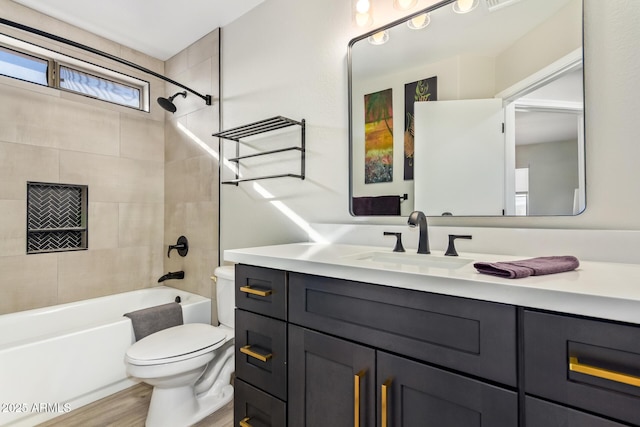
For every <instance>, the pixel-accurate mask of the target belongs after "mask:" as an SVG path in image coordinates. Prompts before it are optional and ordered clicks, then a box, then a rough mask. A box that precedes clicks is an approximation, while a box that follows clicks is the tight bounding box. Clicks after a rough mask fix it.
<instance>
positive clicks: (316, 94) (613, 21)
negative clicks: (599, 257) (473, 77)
mask: <svg viewBox="0 0 640 427" xmlns="http://www.w3.org/2000/svg"><path fill="white" fill-rule="evenodd" d="M386 3H391V2H390V1H389V2H384V3H383V2H381V1H376V0H374V3H373V4H374V19H376V22H375V23H374V26H380V25H383V24H384V23H386V22H390V21H392V20H394V19H396V18H398V17H399V16H398V13H397V12H394V11H392V10H391V9H390V6H388V7H387V6H386ZM433 3H434V2H433V1H428V0H422V1H419V3H418V6H419V7H426V6H428V5H429V4H433ZM585 3H586V4H585V8H586V16H585V26H586V31H585V68H586V79H585V82H586V83H585V84H586V101H587V108H586V120H587V126H586V162H587V164H586V174H587V209H586V212H585V213H583V214H582V215H580V216H578V217H544V218H432V219H430V224H431V225H432V226H434V225H435V226H437V225H448V226H456V227H460V226H481V227H520V228H568V229H621V230H624V229H633V230H638V229H640V216H638V215H636V214H635V213H636V212H638V211H639V210H640V192H638V190H637V184H636V183H637V182H638V181H639V179H640V170H639V169H638V168H637V167H636V166H635V164H636V162H637V159H638V158H640V144H637V143H636V142H635V141H636V139H637V138H636V135H637V134H638V124H637V123H638V121H637V117H638V115H639V113H640V100H639V99H638V97H637V96H635V94H636V93H639V91H640V81H639V80H638V79H637V78H636V76H637V75H638V74H640V59H639V58H638V56H637V52H639V51H640V26H638V25H637V20H638V17H639V16H640V1H637V0H607V1H606V2H603V1H599V0H585ZM350 8H351V2H345V1H344V0H325V1H323V2H299V1H294V0H269V1H267V2H264V3H263V4H261V5H260V6H259V7H257V8H256V9H254V10H253V11H251V12H250V13H248V14H247V15H245V16H243V17H241V18H240V19H238V20H237V21H235V22H234V23H232V24H230V25H228V26H227V27H225V28H223V30H222V35H221V36H222V48H221V55H222V59H221V62H222V88H221V96H222V123H221V125H222V128H223V129H226V128H229V127H233V126H237V125H241V124H244V123H247V122H251V121H254V120H260V119H264V118H268V117H271V116H274V115H279V114H280V115H285V116H289V117H291V118H294V119H300V118H305V119H306V120H307V179H306V180H304V181H300V180H294V179H284V178H283V179H280V180H273V181H260V184H261V185H262V186H264V188H266V189H267V190H268V191H269V192H270V193H271V194H273V195H274V196H275V199H271V201H273V200H278V201H280V202H282V203H283V204H284V205H286V207H288V208H289V209H291V210H292V211H293V212H294V213H295V214H297V215H299V216H300V218H301V219H302V220H303V221H306V222H336V223H340V222H347V223H362V222H371V221H372V220H368V219H363V218H353V217H351V216H350V215H349V208H348V202H349V201H348V193H349V183H348V177H349V173H348V153H349V147H348V114H347V67H346V53H347V45H348V42H349V40H350V39H352V38H353V37H355V36H356V35H359V34H361V33H363V32H364V31H363V30H361V29H358V28H357V27H356V26H355V25H354V24H353V23H352V20H351V10H350ZM386 11H389V12H391V13H389V14H387V13H386ZM381 16H384V17H385V18H384V19H382V18H381ZM221 195H222V201H221V249H222V250H224V249H226V248H236V247H243V246H256V245H264V244H274V243H284V242H293V241H302V240H306V233H305V232H304V231H303V230H302V229H301V228H300V227H298V226H297V225H295V224H294V223H293V222H292V221H291V220H290V219H288V218H287V217H286V216H285V215H283V214H281V213H280V211H279V210H278V209H277V208H276V207H275V206H274V204H273V203H271V201H270V200H266V199H264V198H263V197H262V196H260V195H258V193H256V192H255V191H254V190H253V189H252V186H251V184H241V185H240V186H239V187H231V186H225V187H223V188H222V190H221ZM375 221H376V222H378V223H387V224H405V223H406V219H405V218H389V219H381V218H376V219H375Z"/></svg>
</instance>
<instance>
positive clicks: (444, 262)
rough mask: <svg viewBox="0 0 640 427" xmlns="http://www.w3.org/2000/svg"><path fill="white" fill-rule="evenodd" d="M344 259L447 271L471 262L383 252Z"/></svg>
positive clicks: (360, 254) (450, 258) (424, 255)
mask: <svg viewBox="0 0 640 427" xmlns="http://www.w3.org/2000/svg"><path fill="white" fill-rule="evenodd" d="M345 258H348V259H350V260H352V261H362V262H363V263H379V264H385V265H389V264H392V265H394V266H401V265H412V266H413V265H415V266H419V267H433V268H446V269H449V270H455V269H457V268H461V267H464V266H465V265H467V264H469V263H471V262H473V260H472V259H468V258H459V257H450V256H442V255H432V254H415V253H406V252H384V251H372V252H364V253H359V254H356V255H350V256H348V257H345Z"/></svg>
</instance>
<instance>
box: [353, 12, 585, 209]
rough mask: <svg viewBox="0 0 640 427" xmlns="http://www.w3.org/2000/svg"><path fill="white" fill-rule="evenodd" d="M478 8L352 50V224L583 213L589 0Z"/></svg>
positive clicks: (391, 32) (397, 28) (404, 23)
mask: <svg viewBox="0 0 640 427" xmlns="http://www.w3.org/2000/svg"><path fill="white" fill-rule="evenodd" d="M461 3H469V4H471V1H462V2H461ZM473 4H474V5H476V7H474V8H473V9H472V10H471V11H469V12H468V13H458V12H459V11H456V10H454V9H456V8H457V7H458V1H452V0H447V1H443V2H440V3H438V4H436V5H434V6H432V7H429V8H427V9H425V10H422V11H417V12H415V13H413V14H412V15H410V16H408V17H407V18H406V19H403V20H400V21H396V22H394V23H392V24H390V25H388V26H386V27H383V28H380V29H377V30H374V31H372V32H370V33H367V34H365V35H363V36H360V37H358V38H355V39H353V40H352V41H351V42H350V43H349V47H348V68H349V116H350V117H349V133H350V135H349V142H350V195H349V196H350V199H351V204H350V206H351V213H352V215H358V216H379V215H402V216H407V215H409V213H410V212H411V211H413V210H421V211H423V212H425V213H426V214H427V215H429V216H441V215H453V216H506V215H508V216H526V215H577V214H579V213H580V212H582V211H583V210H584V208H585V177H584V108H583V106H584V85H583V67H582V62H583V50H582V8H583V5H582V0H474V1H473ZM424 24H426V25H424ZM420 27H422V28H420ZM380 41H382V44H380Z"/></svg>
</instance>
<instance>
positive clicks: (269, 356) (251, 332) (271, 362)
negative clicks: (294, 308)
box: [235, 309, 287, 400]
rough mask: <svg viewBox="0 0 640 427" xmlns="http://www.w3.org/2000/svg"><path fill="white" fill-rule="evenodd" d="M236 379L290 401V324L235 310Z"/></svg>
mask: <svg viewBox="0 0 640 427" xmlns="http://www.w3.org/2000/svg"><path fill="white" fill-rule="evenodd" d="M235 326H236V328H235V329H236V340H235V341H236V342H235V345H236V376H237V377H238V378H240V379H242V380H244V381H246V382H248V383H250V384H252V385H254V386H256V387H258V388H259V389H261V390H264V391H266V392H267V393H270V394H273V395H274V396H276V397H277V398H279V399H282V400H286V399H287V324H286V323H285V322H283V321H281V320H276V319H271V318H269V317H265V316H261V315H259V314H255V313H250V312H248V311H243V310H238V309H236V325H235Z"/></svg>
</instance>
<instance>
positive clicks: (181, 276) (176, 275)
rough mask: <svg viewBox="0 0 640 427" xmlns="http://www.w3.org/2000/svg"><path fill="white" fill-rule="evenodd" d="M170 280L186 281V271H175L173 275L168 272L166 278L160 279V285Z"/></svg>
mask: <svg viewBox="0 0 640 427" xmlns="http://www.w3.org/2000/svg"><path fill="white" fill-rule="evenodd" d="M169 279H184V271H174V272H173V273H172V272H168V273H167V274H165V275H164V276H162V277H161V278H159V279H158V283H160V282H164V281H165V280H169Z"/></svg>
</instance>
